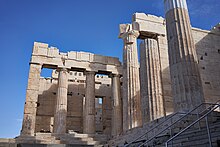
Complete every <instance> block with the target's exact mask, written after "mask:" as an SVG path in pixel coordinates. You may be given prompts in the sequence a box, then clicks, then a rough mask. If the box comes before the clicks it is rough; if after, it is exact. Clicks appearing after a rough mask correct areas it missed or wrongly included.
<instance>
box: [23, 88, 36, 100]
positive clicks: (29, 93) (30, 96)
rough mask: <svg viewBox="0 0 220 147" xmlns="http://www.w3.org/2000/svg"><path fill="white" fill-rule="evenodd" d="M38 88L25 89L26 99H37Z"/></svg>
mask: <svg viewBox="0 0 220 147" xmlns="http://www.w3.org/2000/svg"><path fill="white" fill-rule="evenodd" d="M37 97H38V90H32V89H27V91H26V101H35V102H36V101H37Z"/></svg>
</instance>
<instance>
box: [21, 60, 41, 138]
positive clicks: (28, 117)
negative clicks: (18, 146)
mask: <svg viewBox="0 0 220 147" xmlns="http://www.w3.org/2000/svg"><path fill="white" fill-rule="evenodd" d="M41 67H42V66H41V65H40V64H30V70H29V78H28V86H27V91H26V102H25V106H24V118H23V123H22V130H21V135H29V136H33V135H34V131H35V122H36V110H37V101H38V90H39V86H40V85H39V83H40V80H39V79H40V73H41Z"/></svg>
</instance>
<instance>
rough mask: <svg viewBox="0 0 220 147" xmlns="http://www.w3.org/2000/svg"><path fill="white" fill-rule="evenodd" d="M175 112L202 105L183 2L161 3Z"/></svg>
mask: <svg viewBox="0 0 220 147" xmlns="http://www.w3.org/2000/svg"><path fill="white" fill-rule="evenodd" d="M164 3H165V12H166V27H167V39H168V47H169V49H168V51H169V62H170V73H171V81H172V91H173V98H174V110H175V111H189V110H190V109H192V108H194V107H195V106H196V105H199V104H200V103H202V102H203V101H204V98H203V92H202V84H201V79H200V74H199V70H198V60H197V55H196V51H195V45H194V42H193V37H192V30H191V25H190V19H189V14H188V10H187V4H186V0H164Z"/></svg>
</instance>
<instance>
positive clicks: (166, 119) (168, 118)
mask: <svg viewBox="0 0 220 147" xmlns="http://www.w3.org/2000/svg"><path fill="white" fill-rule="evenodd" d="M177 114H180V113H179V112H176V113H174V114H171V115H170V116H168V117H167V118H165V120H163V121H162V122H160V123H159V124H158V125H156V126H154V127H153V128H151V129H150V130H148V131H147V132H145V133H144V134H143V135H141V136H139V137H137V138H136V139H135V140H133V141H132V142H130V143H128V144H126V145H124V147H129V145H131V144H133V143H135V142H138V140H139V139H141V138H142V137H145V136H147V139H148V135H147V134H148V133H150V132H152V131H153V130H154V129H156V128H158V127H159V126H161V125H162V124H163V123H165V122H168V121H169V120H170V119H172V118H173V117H175V116H176V115H177Z"/></svg>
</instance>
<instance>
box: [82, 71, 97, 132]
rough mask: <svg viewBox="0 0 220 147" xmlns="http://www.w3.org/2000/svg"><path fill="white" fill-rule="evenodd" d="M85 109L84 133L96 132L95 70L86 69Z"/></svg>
mask: <svg viewBox="0 0 220 147" xmlns="http://www.w3.org/2000/svg"><path fill="white" fill-rule="evenodd" d="M85 74H86V93H85V107H84V108H85V109H84V110H83V111H84V112H83V114H84V117H83V133H84V134H95V72H94V71H86V72H85Z"/></svg>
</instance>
